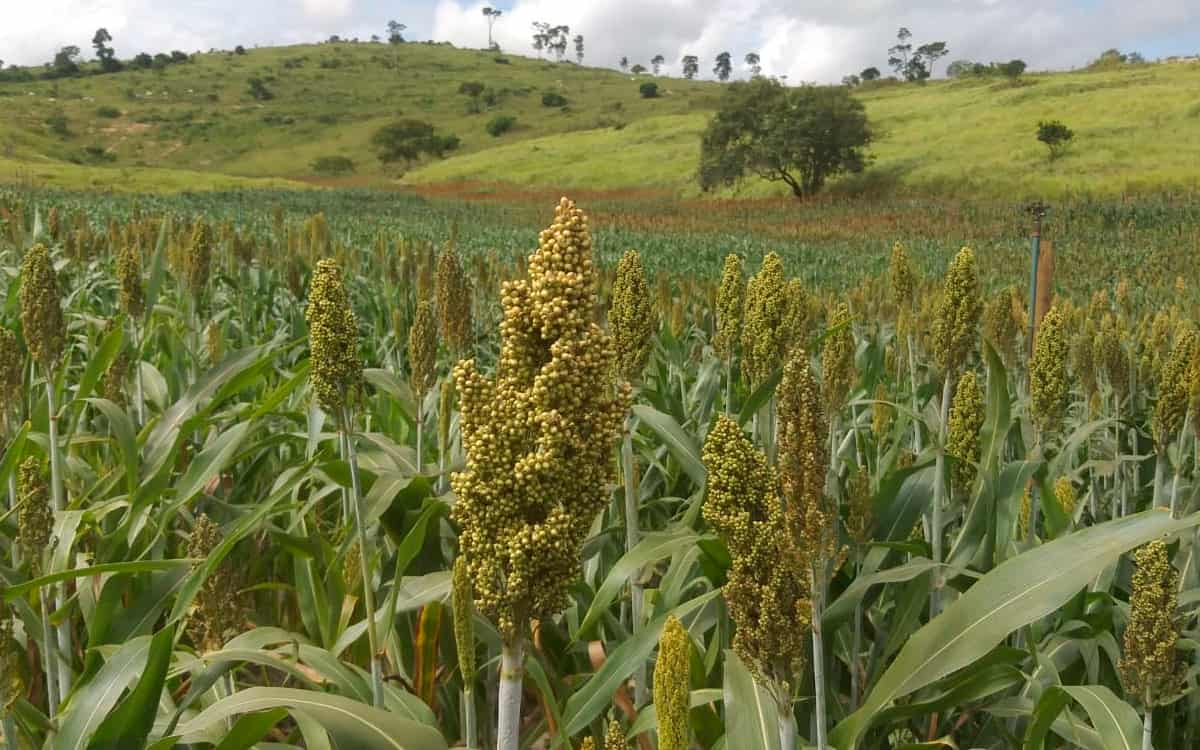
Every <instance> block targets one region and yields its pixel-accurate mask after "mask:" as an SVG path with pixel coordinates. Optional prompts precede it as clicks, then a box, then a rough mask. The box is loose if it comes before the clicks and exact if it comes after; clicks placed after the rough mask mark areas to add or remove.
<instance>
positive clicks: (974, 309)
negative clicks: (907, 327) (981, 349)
mask: <svg viewBox="0 0 1200 750" xmlns="http://www.w3.org/2000/svg"><path fill="white" fill-rule="evenodd" d="M981 312H982V302H981V295H980V291H979V277H978V276H977V274H976V272H975V253H974V252H973V251H972V250H971V248H969V247H964V248H963V249H962V250H959V251H958V255H956V256H955V257H954V261H953V262H952V263H951V264H950V268H949V270H948V271H947V272H946V281H945V287H944V289H943V291H942V299H941V304H940V305H939V306H938V311H937V321H936V323H935V327H934V332H933V333H934V354H935V355H936V357H937V362H938V366H939V367H941V368H942V371H943V372H944V373H945V374H946V377H953V376H955V375H956V374H957V373H958V371H959V370H961V369H962V368H963V366H964V365H965V364H966V362H967V357H969V356H970V355H971V351H972V350H973V349H974V348H975V340H976V339H977V338H978V335H979V333H978V328H979V316H980V313H981Z"/></svg>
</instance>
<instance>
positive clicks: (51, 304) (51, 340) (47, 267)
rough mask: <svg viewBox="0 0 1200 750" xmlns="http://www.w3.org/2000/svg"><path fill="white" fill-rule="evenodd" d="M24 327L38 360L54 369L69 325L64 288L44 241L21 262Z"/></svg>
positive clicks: (46, 366) (27, 342)
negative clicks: (65, 311) (61, 286)
mask: <svg viewBox="0 0 1200 750" xmlns="http://www.w3.org/2000/svg"><path fill="white" fill-rule="evenodd" d="M20 296H21V329H22V330H23V331H24V333H25V345H26V346H28V347H29V353H30V355H32V356H33V359H34V361H35V362H37V363H38V364H39V365H41V366H42V367H44V368H46V369H53V368H54V367H55V366H57V365H58V362H59V360H61V359H62V354H63V347H64V346H65V345H66V338H67V325H66V322H65V321H64V320H63V312H62V292H61V290H60V289H59V287H58V274H57V273H55V271H54V261H53V259H51V257H50V251H49V250H47V249H46V246H45V245H42V244H37V245H34V246H33V247H31V248H30V249H29V251H28V252H26V253H25V259H24V260H23V261H22V263H21V292H20Z"/></svg>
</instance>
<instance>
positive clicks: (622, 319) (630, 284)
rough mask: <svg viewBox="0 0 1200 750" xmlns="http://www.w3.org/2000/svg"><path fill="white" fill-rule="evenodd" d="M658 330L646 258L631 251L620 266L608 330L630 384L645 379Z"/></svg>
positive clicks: (614, 282)
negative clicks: (643, 265)
mask: <svg viewBox="0 0 1200 750" xmlns="http://www.w3.org/2000/svg"><path fill="white" fill-rule="evenodd" d="M654 329H655V321H654V305H653V303H652V302H651V301H650V288H649V286H648V285H647V284H646V272H645V270H644V269H643V268H642V256H641V255H639V254H638V252H637V251H636V250H628V251H626V252H625V254H624V255H622V256H621V262H620V263H618V264H617V277H616V279H615V280H614V281H613V288H612V309H610V310H609V311H608V330H609V333H611V334H612V338H613V345H614V346H616V348H617V367H619V368H620V372H621V376H622V377H623V378H625V379H626V380H628V381H629V382H630V383H637V382H638V381H639V380H641V377H642V370H644V369H646V361H647V360H648V359H649V358H650V350H651V348H653V346H654Z"/></svg>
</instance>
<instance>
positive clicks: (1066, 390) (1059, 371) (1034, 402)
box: [1029, 306, 1071, 435]
mask: <svg viewBox="0 0 1200 750" xmlns="http://www.w3.org/2000/svg"><path fill="white" fill-rule="evenodd" d="M1070 390H1071V383H1070V380H1069V379H1068V377H1067V341H1066V333H1065V331H1064V330H1063V316H1062V312H1061V311H1060V310H1059V308H1058V307H1057V306H1055V307H1051V308H1050V309H1049V310H1047V311H1046V316H1045V317H1044V318H1042V322H1041V323H1040V324H1039V325H1038V327H1037V340H1036V341H1035V342H1034V347H1033V359H1032V360H1031V361H1030V363H1029V394H1030V403H1029V411H1030V416H1031V417H1032V418H1033V422H1034V424H1035V425H1036V426H1037V428H1038V429H1039V430H1040V431H1041V432H1042V434H1043V435H1052V434H1055V433H1056V432H1057V431H1058V430H1059V429H1060V428H1061V426H1062V417H1063V413H1064V412H1065V411H1066V408H1067V399H1068V396H1069V395H1070Z"/></svg>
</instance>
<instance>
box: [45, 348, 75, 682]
mask: <svg viewBox="0 0 1200 750" xmlns="http://www.w3.org/2000/svg"><path fill="white" fill-rule="evenodd" d="M46 409H47V412H48V415H49V423H50V436H49V437H50V489H51V498H52V502H53V507H54V512H55V514H58V513H61V512H62V510H63V505H64V503H63V475H62V457H61V456H60V455H59V445H58V407H57V406H56V404H55V394H54V370H53V369H50V368H47V370H46ZM68 553H69V551H68ZM69 564H70V555H69V554H68V565H69ZM66 590H67V584H66V582H63V583H60V584H59V585H58V586H57V587H56V588H55V592H54V607H55V609H56V610H58V609H62V610H63V612H64V613H65V612H66V609H65V607H66V601H67V596H66ZM57 640H58V643H57V646H58V649H57V651H58V653H56V654H55V658H56V659H57V661H58V695H59V698H60V700H61V699H62V698H63V697H66V695H67V693H69V692H70V691H71V679H72V676H71V664H70V662H69V661H68V660H69V659H70V654H71V621H70V619H69V618H64V619H63V621H62V623H60V624H59V626H58V639H57Z"/></svg>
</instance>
